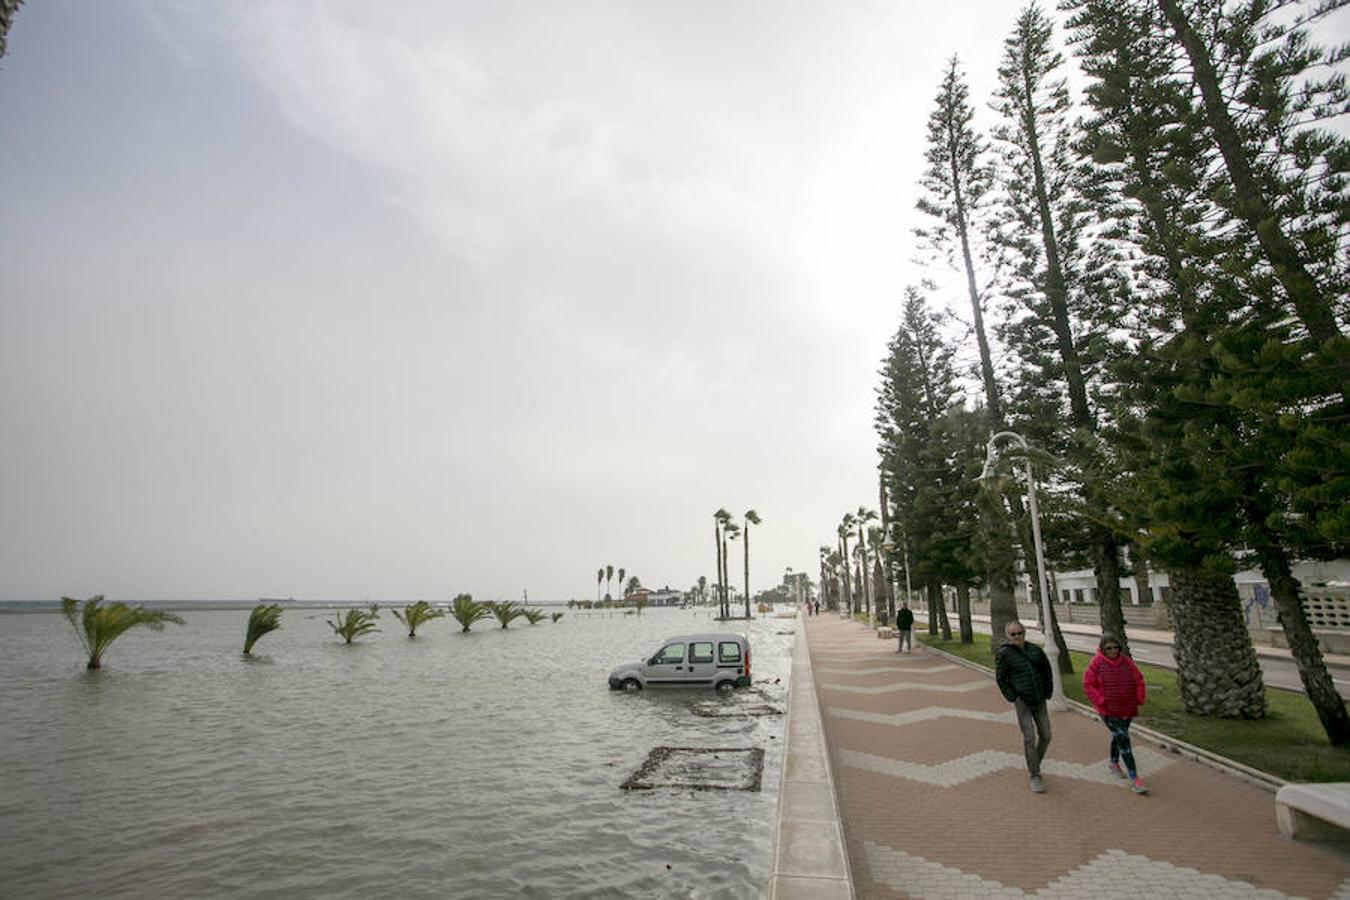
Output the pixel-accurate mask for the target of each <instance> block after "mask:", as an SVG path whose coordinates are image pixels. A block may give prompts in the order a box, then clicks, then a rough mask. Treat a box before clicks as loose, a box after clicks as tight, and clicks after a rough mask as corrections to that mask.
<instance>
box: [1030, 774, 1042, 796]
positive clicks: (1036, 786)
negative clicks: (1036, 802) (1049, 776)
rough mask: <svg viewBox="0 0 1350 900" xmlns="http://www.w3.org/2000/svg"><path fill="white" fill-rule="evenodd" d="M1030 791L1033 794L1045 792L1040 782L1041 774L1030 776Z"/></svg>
mask: <svg viewBox="0 0 1350 900" xmlns="http://www.w3.org/2000/svg"><path fill="white" fill-rule="evenodd" d="M1031 792H1032V793H1033V794H1044V793H1045V785H1044V784H1043V783H1042V782H1041V776H1039V775H1032V776H1031Z"/></svg>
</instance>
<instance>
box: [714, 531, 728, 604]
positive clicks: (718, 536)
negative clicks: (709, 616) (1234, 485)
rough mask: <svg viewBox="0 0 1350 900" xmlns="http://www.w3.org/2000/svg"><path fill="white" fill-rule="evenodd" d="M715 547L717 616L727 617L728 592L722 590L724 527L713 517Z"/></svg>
mask: <svg viewBox="0 0 1350 900" xmlns="http://www.w3.org/2000/svg"><path fill="white" fill-rule="evenodd" d="M713 548H714V549H715V550H716V551H717V617H718V618H719V619H725V618H726V616H727V610H726V605H727V601H726V593H725V592H724V591H723V590H722V529H721V528H719V527H718V525H717V520H716V519H713Z"/></svg>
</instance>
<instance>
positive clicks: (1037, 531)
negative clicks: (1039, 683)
mask: <svg viewBox="0 0 1350 900" xmlns="http://www.w3.org/2000/svg"><path fill="white" fill-rule="evenodd" d="M1004 439H1007V440H1010V441H1014V442H1015V443H1016V444H1017V445H1018V446H1020V447H1021V448H1022V454H1023V456H1022V461H1023V462H1024V463H1025V464H1026V478H1027V506H1028V507H1029V508H1030V510H1031V537H1032V540H1033V542H1034V543H1035V545H1036V578H1037V583H1038V584H1039V585H1040V594H1041V632H1042V634H1043V635H1044V636H1045V655H1046V656H1047V657H1049V659H1050V676H1051V678H1052V680H1053V682H1054V693H1053V695H1052V696H1051V697H1050V702H1049V706H1050V708H1051V709H1053V710H1056V711H1061V710H1065V709H1068V708H1069V702H1068V701H1067V700H1066V699H1064V677H1063V676H1062V675H1061V674H1060V672H1059V646H1058V645H1056V644H1055V638H1054V634H1053V630H1052V629H1051V627H1050V582H1049V580H1048V579H1047V578H1046V577H1045V545H1044V544H1043V543H1042V542H1041V514H1040V510H1039V509H1038V508H1037V506H1036V478H1035V476H1034V475H1033V474H1032V471H1031V456H1030V455H1028V454H1029V451H1030V449H1031V448H1030V447H1029V446H1028V445H1027V439H1026V438H1024V437H1022V436H1021V435H1020V434H1018V433H1017V432H1015V431H1000V432H998V433H997V434H995V435H991V436H990V438H989V444H988V446H987V447H986V448H985V453H984V471H983V472H982V473H981V474H980V480H981V481H983V480H984V479H986V478H990V477H992V476H993V474H994V462H995V461H996V460H997V459H998V442H999V441H1001V440H1004ZM993 639H994V640H997V639H998V636H997V635H994V636H993Z"/></svg>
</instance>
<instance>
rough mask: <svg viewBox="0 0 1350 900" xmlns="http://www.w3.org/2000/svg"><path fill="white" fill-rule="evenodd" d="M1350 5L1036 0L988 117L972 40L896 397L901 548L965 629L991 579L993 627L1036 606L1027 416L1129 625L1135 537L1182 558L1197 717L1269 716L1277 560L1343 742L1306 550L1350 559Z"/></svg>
mask: <svg viewBox="0 0 1350 900" xmlns="http://www.w3.org/2000/svg"><path fill="white" fill-rule="evenodd" d="M1348 2H1350V0H1318V2H1306V0H1062V2H1061V3H1060V4H1059V13H1060V16H1059V18H1058V19H1056V18H1054V17H1053V16H1052V15H1050V14H1047V12H1045V11H1044V10H1043V9H1042V8H1040V7H1039V6H1038V5H1036V4H1034V3H1033V4H1032V5H1030V6H1027V7H1026V8H1025V9H1023V10H1022V11H1021V13H1020V14H1019V15H1018V17H1017V19H1016V22H1015V24H1014V26H1013V28H1012V31H1011V33H1010V34H1009V35H1008V37H1007V39H1006V40H1005V41H1004V45H1003V50H1002V56H1001V61H1000V64H999V67H998V82H997V88H996V90H995V92H994V95H993V97H992V98H990V101H989V102H990V107H991V109H992V112H993V115H994V118H995V121H994V123H993V125H992V127H991V128H990V129H988V131H987V133H986V132H982V131H981V130H980V129H979V128H977V125H976V119H977V116H976V106H975V103H974V102H973V101H972V100H971V98H970V96H969V91H968V87H967V83H966V80H965V77H964V75H963V72H962V69H961V66H960V64H959V61H958V60H957V59H955V58H954V59H952V60H951V62H950V64H949V65H948V67H947V69H946V71H945V74H944V75H943V77H942V80H941V84H940V87H939V89H938V92H937V96H936V100H935V102H934V105H933V108H932V112H931V114H930V116H929V119H928V140H927V151H926V157H925V160H926V168H925V171H924V173H923V175H922V177H921V179H920V182H919V185H918V189H919V199H918V208H919V210H920V211H921V212H922V213H923V214H925V224H924V225H923V227H922V228H921V229H919V230H918V231H917V232H916V238H917V244H918V246H919V247H920V248H921V249H922V251H923V256H924V259H925V264H926V265H927V266H928V268H927V269H926V273H927V274H926V277H925V278H924V279H923V280H921V281H920V282H918V283H915V284H912V285H910V286H908V287H907V288H906V289H905V292H904V304H903V310H902V317H901V324H900V327H899V329H898V330H897V332H896V334H895V336H894V338H893V339H892V340H891V342H890V345H889V348H888V353H887V355H886V357H885V359H884V361H883V363H882V366H881V371H880V384H879V387H878V390H877V406H876V410H877V414H876V428H877V433H878V435H879V438H880V442H879V450H880V455H881V471H882V496H883V505H884V506H885V508H886V511H887V513H888V518H889V520H890V522H889V523H888V529H889V531H888V533H889V534H892V535H895V536H896V537H897V542H898V543H897V544H896V545H893V546H895V547H896V549H893V550H892V555H891V559H890V561H891V562H892V563H893V564H894V565H895V567H896V570H897V571H898V570H899V567H900V558H901V554H902V553H903V554H905V555H906V556H907V558H908V561H909V566H910V567H911V568H910V569H909V574H910V575H911V576H912V578H913V582H914V587H915V589H916V590H922V591H924V592H925V595H926V596H927V597H928V598H929V600H930V602H931V603H932V610H931V611H932V612H933V616H932V617H930V621H931V622H933V623H935V624H939V625H940V626H941V628H942V629H943V630H944V631H945V632H947V633H948V634H949V633H950V625H949V624H948V622H947V612H946V610H945V608H944V607H943V600H942V596H943V594H942V586H943V585H950V586H954V587H955V588H956V589H957V596H958V612H959V614H960V617H961V623H962V628H961V632H962V634H963V635H968V634H969V633H970V632H969V605H968V597H969V591H970V589H971V588H972V587H977V588H980V589H982V590H983V591H984V592H986V593H987V595H988V596H989V599H990V601H991V619H992V623H991V624H992V627H993V633H994V634H1001V633H1002V630H1003V626H1004V623H1005V622H1007V621H1008V620H1009V619H1011V618H1014V617H1015V616H1016V605H1015V603H1014V599H1013V585H1014V577H1015V576H1014V569H1015V564H1016V558H1017V556H1018V555H1019V550H1020V555H1021V558H1022V559H1023V560H1033V559H1034V557H1033V555H1032V553H1031V552H1030V548H1029V542H1030V537H1029V530H1028V529H1029V523H1028V517H1027V514H1026V508H1025V502H1024V500H1025V487H1026V485H1025V483H1024V482H1023V480H1021V479H1014V478H1012V477H1009V475H1008V473H1007V466H1006V464H1005V465H1004V466H1003V467H1002V469H1001V470H1000V471H1002V472H1004V477H1002V478H997V477H995V478H981V474H982V470H983V467H984V464H985V458H986V442H987V441H988V440H989V438H990V436H991V435H992V434H994V433H998V432H1002V431H1005V430H1014V431H1016V432H1017V433H1019V434H1021V435H1023V436H1024V437H1026V438H1027V440H1028V441H1029V442H1030V444H1031V445H1032V447H1033V448H1034V449H1033V451H1032V454H1033V457H1034V461H1035V463H1036V468H1037V471H1038V472H1039V473H1040V490H1041V492H1042V493H1041V496H1042V497H1043V498H1044V499H1043V512H1042V515H1043V519H1044V524H1045V531H1046V540H1047V548H1048V549H1047V552H1048V554H1049V556H1050V557H1051V559H1052V560H1053V561H1054V562H1055V563H1058V564H1060V565H1061V566H1070V567H1074V566H1089V565H1090V566H1091V567H1092V568H1093V569H1094V570H1095V575H1096V583H1097V596H1098V598H1099V600H1100V603H1101V618H1102V628H1103V630H1105V631H1110V632H1112V633H1114V634H1116V635H1118V636H1119V637H1120V638H1121V640H1122V643H1123V644H1125V646H1127V647H1128V643H1126V641H1127V628H1126V623H1125V618H1124V614H1123V613H1124V611H1123V610H1122V608H1121V603H1120V590H1119V579H1120V578H1121V577H1122V576H1127V575H1128V574H1129V569H1128V568H1127V565H1126V562H1125V560H1126V558H1128V560H1129V565H1131V566H1133V567H1135V569H1136V572H1137V574H1138V573H1142V572H1144V571H1145V567H1152V568H1153V569H1154V570H1158V571H1165V572H1166V573H1167V574H1168V576H1169V581H1170V590H1169V594H1168V598H1167V602H1168V605H1169V609H1170V613H1171V615H1172V618H1173V622H1174V625H1175V629H1176V646H1175V652H1176V661H1177V666H1178V676H1179V677H1178V680H1179V684H1180V690H1181V697H1182V701H1183V703H1184V706H1185V708H1186V710H1187V711H1188V712H1190V713H1193V714H1197V715H1207V716H1224V717H1246V718H1260V717H1262V716H1264V715H1265V713H1266V706H1265V693H1264V688H1263V684H1262V679H1261V673H1260V668H1259V666H1258V662H1257V657H1256V654H1255V652H1254V649H1253V647H1252V643H1251V639H1250V636H1249V634H1248V632H1247V629H1246V627H1245V623H1244V619H1243V614H1242V610H1241V606H1240V603H1239V599H1238V594H1237V590H1236V587H1235V584H1234V581H1233V577H1232V576H1233V573H1234V572H1235V570H1236V569H1237V568H1240V567H1241V568H1246V567H1255V568H1259V569H1260V570H1261V571H1262V572H1263V573H1264V575H1265V578H1266V580H1267V581H1268V583H1269V584H1270V588H1271V595H1272V598H1273V600H1274V602H1275V604H1276V607H1277V609H1278V612H1279V617H1280V621H1281V623H1282V624H1283V627H1284V631H1285V633H1286V635H1287V636H1288V640H1289V645H1290V648H1291V650H1292V652H1293V656H1294V659H1295V660H1296V662H1297V664H1298V667H1299V671H1300V673H1301V675H1302V679H1303V683H1304V686H1305V688H1306V690H1307V695H1308V697H1309V699H1310V701H1311V702H1312V703H1313V704H1314V705H1315V706H1316V708H1317V711H1318V714H1319V716H1320V718H1321V721H1322V723H1323V725H1324V727H1325V729H1326V732H1327V735H1328V737H1329V738H1330V740H1331V742H1332V743H1333V744H1335V745H1345V744H1347V743H1348V742H1350V718H1347V715H1346V710H1345V705H1344V703H1343V701H1342V700H1341V698H1340V696H1339V694H1338V693H1337V691H1336V689H1335V686H1334V684H1333V683H1332V680H1331V677H1330V676H1329V674H1328V673H1327V670H1326V667H1325V665H1324V662H1323V659H1322V655H1321V652H1320V650H1319V648H1318V644H1317V640H1316V638H1315V637H1314V635H1313V633H1312V631H1311V629H1310V627H1309V625H1308V621H1307V618H1306V616H1305V614H1304V610H1303V605H1302V602H1301V599H1302V598H1301V586H1300V584H1299V582H1298V581H1297V580H1296V579H1295V578H1294V577H1293V575H1292V572H1291V570H1292V565H1293V563H1294V562H1295V561H1297V560H1316V559H1334V558H1345V557H1347V556H1350V552H1348V551H1350V502H1348V501H1350V464H1348V463H1350V406H1347V402H1346V394H1345V391H1346V386H1347V385H1348V384H1350V343H1348V342H1347V339H1346V336H1345V327H1346V320H1347V312H1348V310H1350V304H1348V303H1347V275H1348V274H1350V265H1348V260H1347V254H1346V228H1347V222H1348V221H1350V197H1347V191H1346V175H1347V169H1348V168H1350V144H1348V143H1347V141H1346V139H1345V137H1344V136H1343V135H1344V133H1345V123H1346V116H1347V114H1350V101H1348V99H1347V90H1346V82H1345V68H1344V62H1345V60H1346V59H1347V58H1348V57H1350V45H1346V46H1340V47H1334V48H1328V47H1325V46H1322V45H1320V44H1319V43H1318V42H1317V40H1316V39H1315V37H1314V35H1315V34H1319V33H1327V32H1328V31H1331V32H1334V31H1335V29H1337V28H1339V29H1340V33H1341V34H1345V33H1346V32H1345V25H1346V24H1347V23H1346V21H1345V20H1346V10H1345V7H1346V6H1347V4H1348ZM1061 48H1064V49H1061ZM1065 51H1069V52H1071V53H1072V60H1073V61H1074V62H1076V73H1074V74H1073V75H1072V83H1073V84H1074V85H1075V86H1078V85H1080V83H1081V89H1079V90H1071V89H1070V83H1071V71H1070V60H1068V59H1066V57H1065ZM944 271H945V274H943V273H944ZM948 283H950V284H953V285H956V287H953V288H949V289H944V287H942V286H940V285H945V284H948ZM949 301H951V302H953V304H954V305H953V308H956V309H961V310H962V311H963V312H962V313H961V314H960V315H954V314H952V313H949V312H944V311H943V309H944V308H945V306H946V303H947V302H949ZM1126 550H1127V551H1128V556H1126V554H1125V553H1124V552H1123V551H1126ZM1033 580H1034V579H1033ZM1039 589H1040V588H1039V586H1037V587H1035V588H1034V589H1033V597H1032V599H1033V600H1035V601H1036V602H1039V599H1040V598H1039V596H1036V592H1038V591H1039ZM1052 626H1053V628H1052V631H1053V634H1054V639H1055V640H1057V641H1059V642H1060V644H1061V646H1062V642H1063V639H1062V637H1060V636H1059V633H1058V626H1057V625H1054V623H1053V622H1052ZM1060 660H1061V662H1062V663H1064V664H1069V665H1071V663H1069V655H1068V653H1067V652H1063V653H1061V655H1060Z"/></svg>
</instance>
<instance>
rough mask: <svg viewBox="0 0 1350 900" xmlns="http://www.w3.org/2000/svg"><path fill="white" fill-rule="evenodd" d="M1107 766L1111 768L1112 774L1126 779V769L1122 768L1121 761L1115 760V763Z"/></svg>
mask: <svg viewBox="0 0 1350 900" xmlns="http://www.w3.org/2000/svg"><path fill="white" fill-rule="evenodd" d="M1107 768H1109V769H1110V770H1111V774H1112V775H1114V776H1116V777H1117V778H1119V779H1121V780H1124V778H1125V770H1124V769H1122V768H1121V767H1120V763H1118V762H1113V763H1111V764H1110V765H1109V766H1107Z"/></svg>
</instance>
